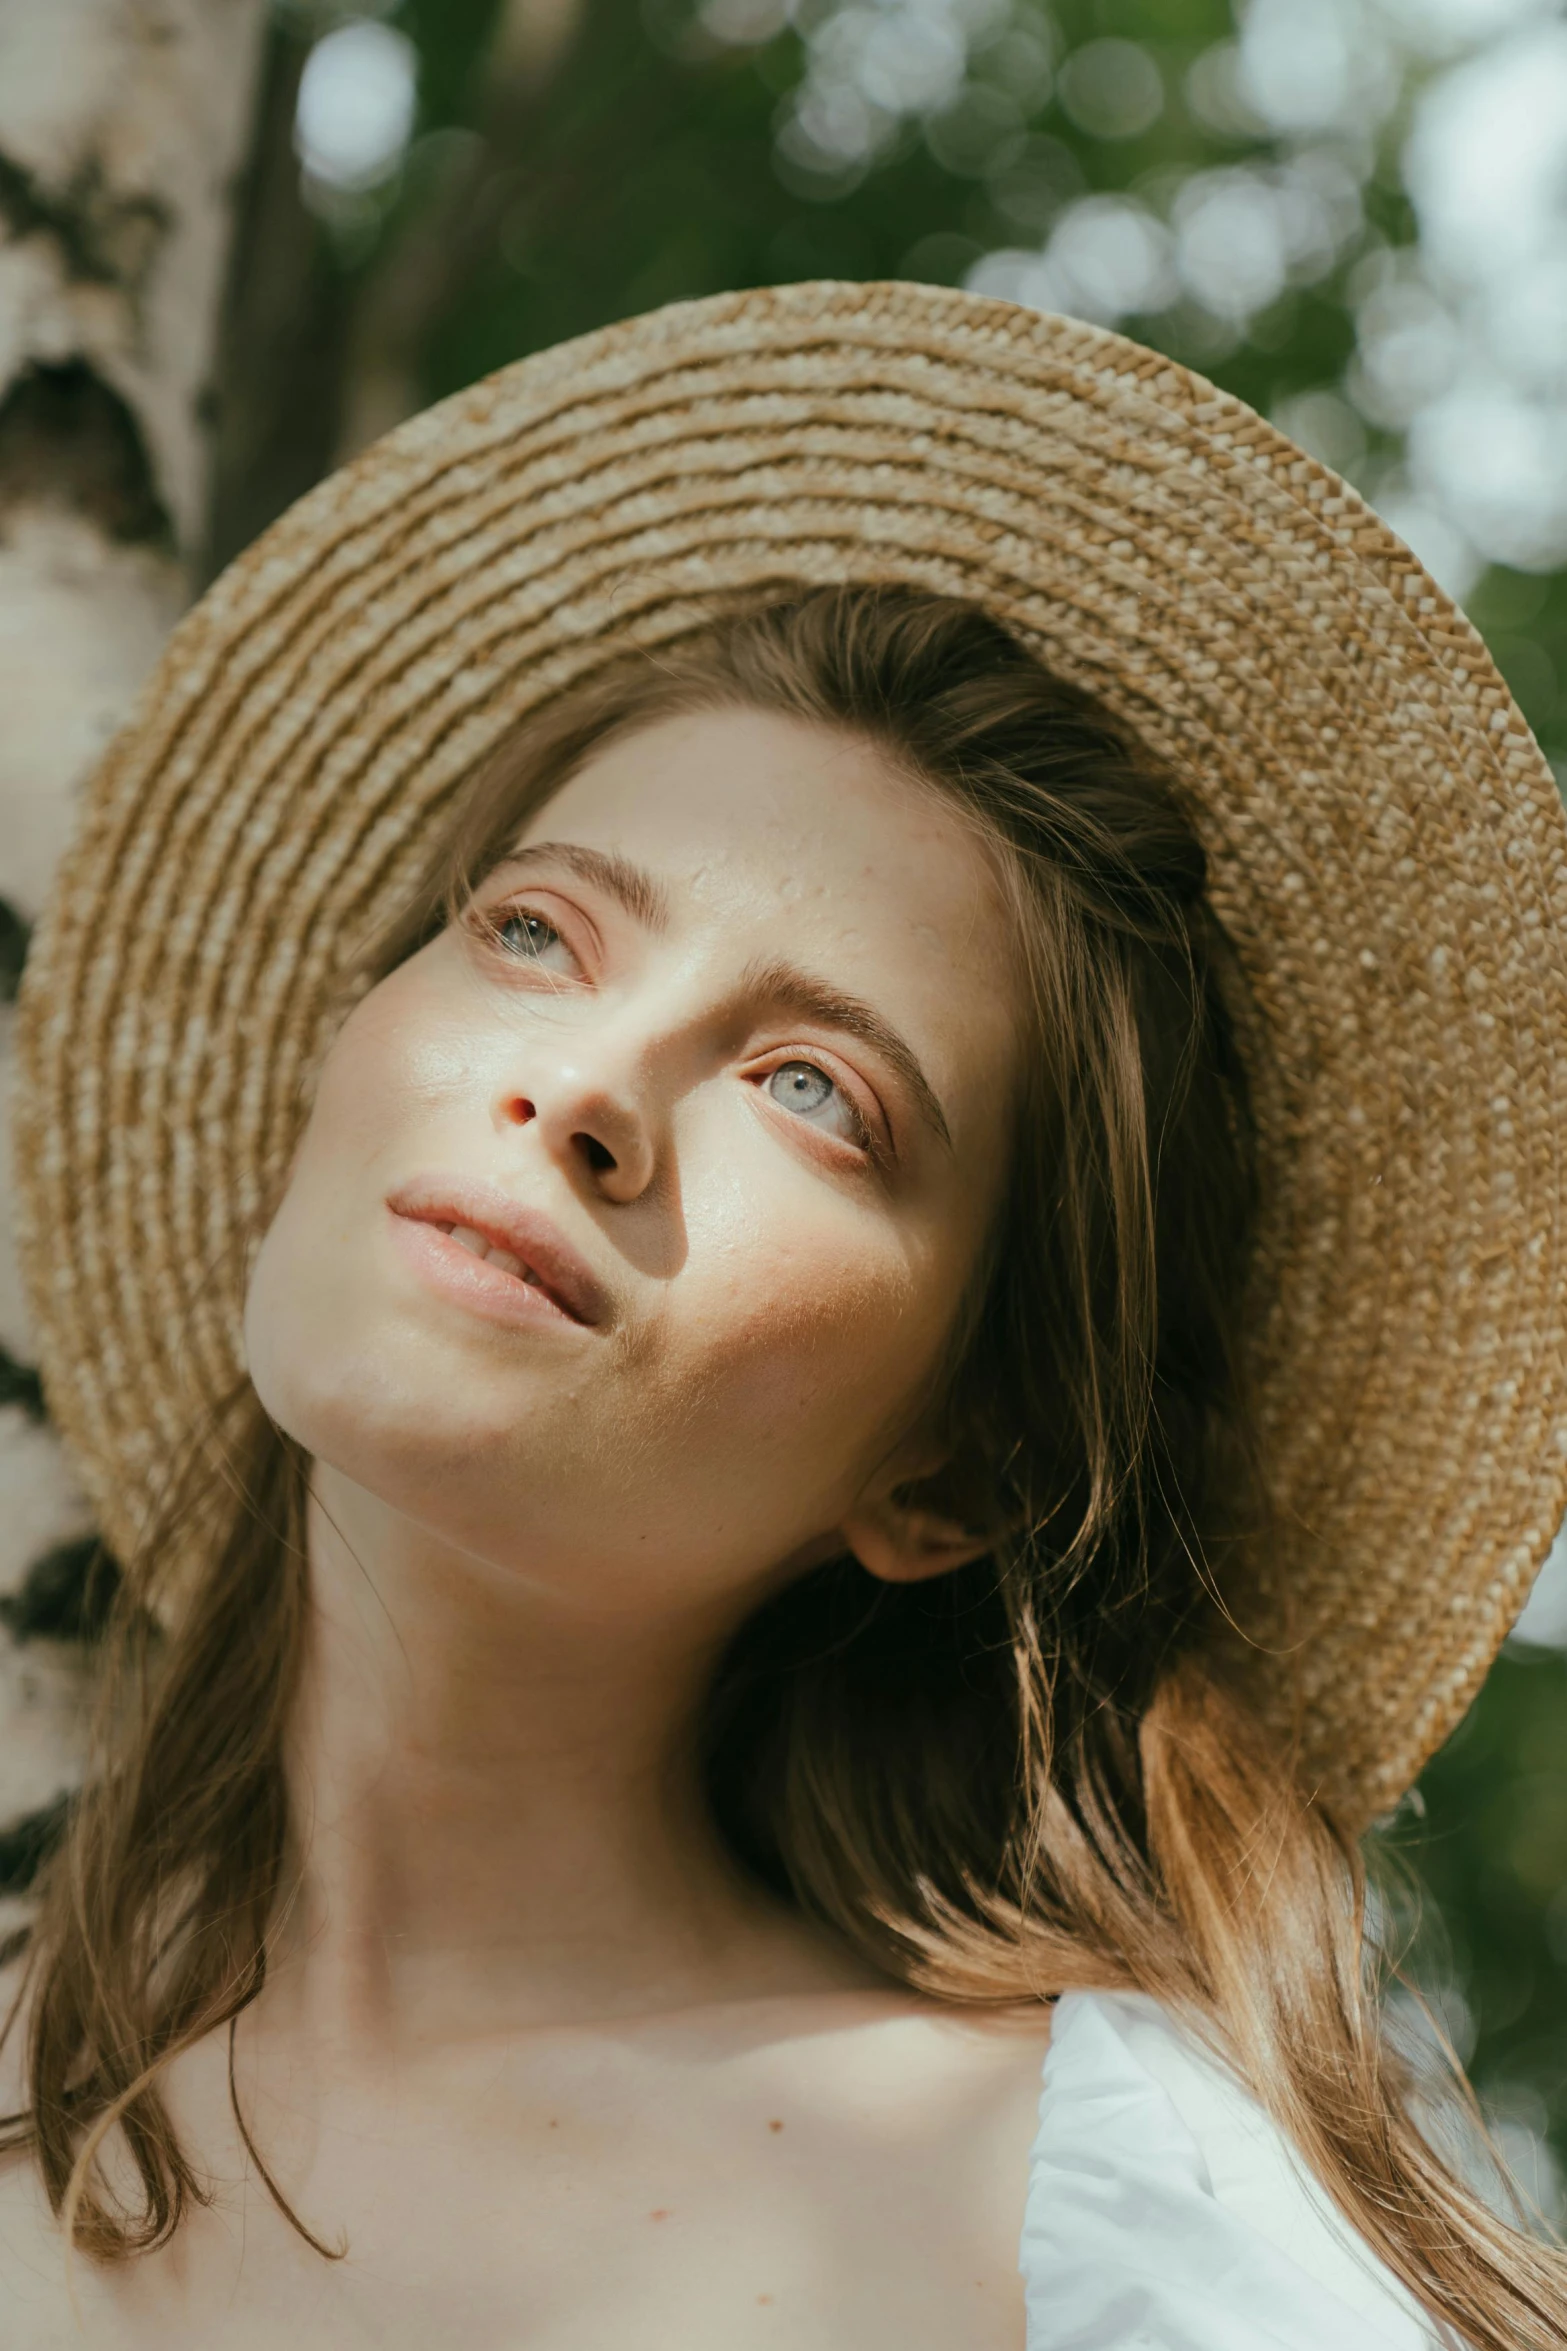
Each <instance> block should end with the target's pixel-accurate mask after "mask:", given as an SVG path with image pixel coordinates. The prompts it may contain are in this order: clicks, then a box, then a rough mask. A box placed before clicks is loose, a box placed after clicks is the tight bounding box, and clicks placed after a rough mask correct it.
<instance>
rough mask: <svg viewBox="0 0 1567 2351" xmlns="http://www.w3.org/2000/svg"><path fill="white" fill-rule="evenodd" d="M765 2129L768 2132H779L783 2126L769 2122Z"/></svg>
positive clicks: (779, 2123)
mask: <svg viewBox="0 0 1567 2351" xmlns="http://www.w3.org/2000/svg"><path fill="white" fill-rule="evenodd" d="M767 2127H768V2129H769V2130H770V2131H781V2130H782V2129H783V2124H782V2123H781V2122H770V2123H769V2124H768V2126H767Z"/></svg>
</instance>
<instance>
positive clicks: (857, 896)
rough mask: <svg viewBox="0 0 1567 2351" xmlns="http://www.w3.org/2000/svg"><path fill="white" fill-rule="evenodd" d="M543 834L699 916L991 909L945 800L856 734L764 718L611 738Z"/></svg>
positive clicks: (680, 723)
mask: <svg viewBox="0 0 1567 2351" xmlns="http://www.w3.org/2000/svg"><path fill="white" fill-rule="evenodd" d="M545 841H561V842H575V843H579V844H581V845H582V846H584V847H587V848H590V849H594V850H598V851H600V852H602V853H606V854H609V855H613V856H616V857H619V858H621V859H623V860H625V861H626V864H627V866H628V867H630V866H635V867H637V868H639V869H640V871H641V872H642V873H643V874H645V875H646V876H647V877H648V878H649V880H650V881H652V882H654V883H656V885H657V886H658V888H659V891H660V894H661V896H662V898H663V899H664V901H665V902H666V905H668V906H670V907H673V906H674V905H675V904H677V903H679V902H681V901H684V902H685V903H686V907H687V910H688V911H692V912H694V911H697V910H702V911H717V910H718V909H719V908H720V907H722V906H723V904H724V902H725V900H726V898H727V897H730V896H734V895H736V894H738V893H744V894H745V895H746V896H748V897H749V896H752V895H762V894H765V895H766V896H768V897H770V898H771V899H772V900H774V901H775V902H776V903H777V904H778V905H779V906H780V907H787V908H790V909H794V910H799V909H800V908H802V907H805V906H808V905H810V904H811V903H813V902H814V903H817V904H819V905H821V906H823V907H829V906H830V907H831V908H832V909H833V910H834V912H841V911H842V910H843V904H844V903H845V902H849V903H852V904H853V905H854V906H857V907H858V908H859V910H860V911H861V912H862V913H863V914H864V915H865V916H866V917H867V918H868V919H873V918H874V917H875V916H876V915H877V914H879V913H881V912H882V911H884V910H885V911H887V912H891V913H895V914H896V915H897V916H899V917H900V918H901V920H902V921H903V923H904V924H905V925H906V924H907V923H908V921H909V919H910V918H911V916H913V917H916V918H917V919H918V921H919V922H920V924H921V925H922V927H925V928H928V929H931V930H933V931H945V930H947V929H949V928H950V927H951V925H952V923H953V921H954V920H955V919H959V918H966V920H967V921H968V922H970V923H973V924H976V925H978V924H980V923H981V918H982V917H983V916H985V915H986V914H987V913H989V912H990V911H992V910H997V911H999V906H1000V897H999V893H998V890H997V886H996V881H995V876H994V870H993V866H992V863H991V857H990V854H989V852H988V850H987V847H986V845H985V843H984V842H983V841H982V839H981V837H980V835H979V833H978V830H977V828H976V827H975V825H974V824H973V823H972V822H971V821H970V820H968V819H967V817H966V815H965V813H964V812H963V811H962V810H961V809H959V808H957V807H956V806H954V805H953V804H952V803H951V802H950V801H949V800H948V799H947V797H946V796H945V795H944V794H942V793H940V792H938V791H937V790H936V789H935V788H934V787H933V786H932V785H930V784H929V783H927V782H925V781H924V780H923V779H919V778H915V777H912V776H910V775H909V774H908V773H907V772H906V771H905V770H903V769H902V768H900V767H899V766H898V765H896V764H895V762H894V761H893V760H892V758H891V757H890V756H889V755H888V754H887V753H885V752H884V751H882V750H881V749H880V748H879V747H878V746H877V745H875V744H874V743H872V742H871V741H869V740H868V739H867V738H865V737H863V736H860V735H857V734H854V733H851V732H850V731H849V730H847V729H843V728H836V727H828V726H826V725H818V724H815V723H813V722H811V721H809V720H806V719H801V718H795V717H791V716H786V715H783V714H779V713H774V712H768V711H751V710H714V711H695V712H689V713H682V714H680V715H677V716H673V717H668V718H663V719H660V720H658V721H656V722H655V723H653V724H651V725H649V726H647V727H644V728H640V729H638V730H637V731H636V732H635V733H632V734H629V735H625V736H622V737H620V738H618V739H617V740H616V741H614V742H612V743H610V744H607V745H606V746H605V747H604V748H603V749H602V750H601V751H599V752H597V753H595V754H594V755H593V756H592V757H591V758H590V759H588V760H587V761H586V762H585V763H584V765H583V766H582V767H581V768H580V769H579V770H578V771H577V773H576V774H575V775H573V776H572V777H571V778H570V780H569V781H568V782H567V783H565V784H564V785H563V786H562V787H561V789H560V791H559V792H558V793H556V794H555V795H554V797H553V798H552V799H551V800H550V801H549V803H548V804H547V805H546V806H545V807H543V808H541V809H540V810H539V811H538V812H537V813H536V815H535V816H534V817H533V819H532V820H531V821H530V823H529V824H528V826H527V827H526V829H525V831H524V833H523V835H522V839H521V843H520V846H522V847H523V848H525V849H527V848H533V847H536V846H537V845H538V844H540V843H542V842H545ZM983 927H984V928H985V929H987V930H988V928H989V926H988V925H984V926H983Z"/></svg>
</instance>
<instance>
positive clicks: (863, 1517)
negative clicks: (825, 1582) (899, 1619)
mask: <svg viewBox="0 0 1567 2351" xmlns="http://www.w3.org/2000/svg"><path fill="white" fill-rule="evenodd" d="M843 1540H844V1542H845V1543H846V1544H847V1546H848V1548H849V1549H850V1550H851V1551H852V1552H853V1553H854V1556H855V1558H856V1559H857V1560H858V1561H859V1563H860V1565H861V1567H863V1568H864V1569H865V1571H866V1573H867V1574H868V1575H873V1576H875V1577H876V1578H877V1580H878V1581H879V1582H881V1583H884V1584H923V1583H928V1582H929V1581H930V1579H931V1578H932V1577H933V1576H939V1575H947V1574H948V1573H950V1571H951V1570H952V1569H953V1568H955V1567H966V1566H967V1565H968V1563H969V1561H970V1560H971V1559H979V1558H982V1557H983V1555H984V1554H985V1552H987V1551H988V1550H990V1548H991V1545H992V1542H993V1537H991V1536H989V1535H976V1534H975V1533H974V1531H973V1530H972V1528H970V1527H965V1526H962V1525H960V1524H959V1522H958V1521H957V1520H956V1519H954V1518H947V1517H945V1516H944V1515H943V1513H942V1512H941V1511H939V1510H932V1509H930V1508H929V1507H928V1506H927V1505H926V1504H924V1503H920V1502H916V1501H915V1500H913V1499H912V1497H910V1496H909V1495H908V1493H907V1489H897V1490H894V1492H892V1493H891V1494H889V1495H887V1496H886V1497H885V1499H884V1500H881V1501H876V1502H865V1503H863V1504H862V1505H861V1506H860V1507H859V1508H858V1509H857V1510H852V1511H850V1513H849V1515H848V1517H847V1518H846V1519H845V1520H844V1522H843Z"/></svg>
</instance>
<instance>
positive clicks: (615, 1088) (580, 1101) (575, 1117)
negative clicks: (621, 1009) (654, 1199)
mask: <svg viewBox="0 0 1567 2351" xmlns="http://www.w3.org/2000/svg"><path fill="white" fill-rule="evenodd" d="M528 1084H529V1091H528V1092H527V1093H524V1092H522V1091H521V1090H520V1089H519V1088H514V1087H509V1088H507V1089H506V1090H505V1092H504V1093H503V1095H502V1097H501V1099H500V1101H499V1103H498V1104H497V1112H498V1118H497V1123H498V1124H500V1125H503V1126H508V1127H525V1126H533V1127H536V1129H537V1132H538V1140H539V1141H540V1143H542V1145H543V1146H544V1148H545V1150H546V1151H548V1153H549V1154H550V1156H551V1158H552V1159H554V1161H555V1162H556V1164H557V1165H558V1166H559V1167H560V1168H561V1170H562V1172H563V1173H564V1174H565V1175H566V1176H567V1177H568V1178H569V1179H570V1181H571V1182H572V1183H573V1184H578V1185H585V1186H586V1187H587V1188H589V1189H590V1190H592V1191H593V1192H594V1193H596V1194H597V1195H598V1197H599V1198H600V1199H605V1200H614V1201H621V1202H627V1201H632V1200H638V1199H640V1198H641V1197H642V1195H643V1193H644V1192H646V1191H647V1190H648V1188H649V1186H650V1185H651V1184H652V1182H653V1179H654V1177H655V1175H656V1174H657V1172H658V1145H657V1137H656V1134H655V1129H654V1123H653V1118H652V1115H651V1109H650V1105H649V1104H648V1103H647V1102H646V1100H645V1099H644V1098H643V1090H642V1089H641V1088H640V1087H639V1086H638V1084H637V1082H636V1080H635V1078H634V1077H633V1076H632V1075H631V1074H630V1073H625V1074H620V1073H616V1074H614V1075H611V1074H610V1073H608V1072H606V1071H602V1070H599V1069H591V1070H590V1069H587V1068H584V1067H581V1066H580V1065H578V1064H576V1063H574V1062H570V1061H567V1062H563V1063H561V1064H560V1065H559V1066H557V1067H555V1068H552V1069H549V1070H547V1071H539V1070H535V1071H533V1072H532V1073H531V1074H530V1077H529V1081H528Z"/></svg>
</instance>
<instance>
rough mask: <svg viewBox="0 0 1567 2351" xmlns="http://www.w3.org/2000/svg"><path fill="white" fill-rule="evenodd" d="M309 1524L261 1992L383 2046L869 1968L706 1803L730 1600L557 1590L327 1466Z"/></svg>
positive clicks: (663, 2004) (364, 2042) (352, 2040)
mask: <svg viewBox="0 0 1567 2351" xmlns="http://www.w3.org/2000/svg"><path fill="white" fill-rule="evenodd" d="M309 1542H310V1564H311V1575H312V1584H313V1594H314V1601H315V1612H314V1631H313V1640H312V1649H311V1656H310V1662H309V1666H308V1669H307V1675H306V1682H305V1687H304V1690H303V1692H302V1694H301V1699H300V1704H299V1708H298V1712H297V1715H296V1719H295V1723H294V1727H293V1734H292V1739H291V1747H290V1790H291V1798H292V1804H293V1810H294V1818H295V1821H296V1824H297V1833H298V1838H299V1844H300V1849H301V1853H302V1857H303V1867H302V1870H301V1874H300V1880H299V1891H298V1895H297V1897H296V1898H295V1900H294V1901H293V1903H292V1904H291V1905H290V1909H289V1913H288V1916H287V1918H286V1920H285V1923H284V1927H283V1931H282V1934H281V1937H280V1946H279V1952H278V1961H277V1964H276V1966H275V1968H274V1970H273V1984H272V1987H271V1989H269V1995H268V2006H269V2007H272V2008H274V2010H275V2009H276V2008H277V2007H279V2006H282V2005H284V2004H293V2003H296V2002H297V2003H300V2004H302V2012H301V2021H304V2019H305V2018H308V2020H309V2022H310V2023H311V2024H312V2025H313V2026H315V2027H316V2028H318V2029H319V2030H320V2031H322V2032H323V2033H324V2034H326V2035H327V2036H328V2038H329V2039H330V2042H331V2044H332V2045H333V2046H334V2047H336V2048H337V2049H339V2050H342V2051H345V2052H346V2050H347V2049H349V2048H351V2047H355V2046H358V2047H361V2048H363V2049H364V2050H365V2051H366V2053H367V2054H368V2053H369V2052H370V2051H371V2050H373V2049H375V2048H381V2049H388V2048H394V2049H409V2050H412V2049H413V2048H415V2047H417V2046H419V2045H427V2044H431V2043H440V2042H444V2041H447V2040H449V2039H463V2038H470V2037H476V2036H483V2035H486V2034H488V2033H492V2032H496V2031H505V2030H510V2029H518V2028H522V2027H525V2026H527V2025H530V2024H544V2023H551V2024H562V2023H569V2022H572V2021H580V2020H586V2019H589V2018H592V2017H603V2016H606V2015H614V2014H630V2013H636V2012H648V2011H652V2010H657V2009H671V2008H681V2007H687V2006H691V2005H696V2004H699V2003H702V2002H705V2001H710V2000H715V1999H732V1998H739V1997H747V1996H757V1995H761V1994H765V1993H768V1992H775V1991H787V1990H793V1989H799V1988H802V1987H803V1986H804V1985H806V1984H809V1983H812V1982H814V1981H818V1980H819V1981H821V1982H823V1983H829V1982H836V1983H838V1984H843V1983H846V1982H851V1981H856V1980H863V1979H862V1978H861V1977H860V1972H859V1970H858V1969H857V1967H856V1966H855V1964H854V1963H853V1962H852V1961H851V1960H849V1959H848V1958H847V1957H846V1956H845V1957H842V1958H840V1956H839V1955H838V1954H837V1953H836V1952H835V1951H833V1950H832V1949H831V1948H830V1947H827V1946H824V1945H822V1944H821V1943H819V1942H818V1939H817V1938H816V1937H815V1936H814V1935H813V1934H812V1933H811V1932H810V1931H809V1930H808V1929H806V1928H804V1927H803V1926H801V1925H800V1924H799V1923H798V1922H797V1921H795V1920H793V1919H791V1918H790V1917H788V1916H787V1914H785V1913H782V1912H781V1911H779V1910H778V1909H776V1908H775V1907H774V1906H772V1905H771V1904H769V1903H768V1902H767V1901H766V1900H765V1899H764V1898H762V1897H759V1896H758V1895H757V1894H755V1893H754V1892H753V1891H752V1890H751V1889H750V1888H749V1887H747V1886H746V1885H745V1884H744V1882H743V1880H742V1879H741V1878H740V1877H739V1875H738V1874H737V1873H736V1872H735V1870H734V1869H733V1868H732V1867H731V1865H730V1864H729V1863H728V1862H727V1860H726V1858H725V1856H724V1854H723V1852H722V1849H721V1847H720V1845H719V1842H718V1839H717V1836H716V1833H715V1832H714V1830H713V1828H712V1826H711V1823H710V1821H709V1818H708V1815H707V1810H706V1806H705V1804H704V1801H703V1798H702V1792H701V1788H700V1784H699V1778H698V1772H697V1767H696V1762H695V1743H694V1740H693V1739H692V1737H691V1729H692V1726H693V1724H694V1722H695V1719H696V1716H697V1713H698V1710H699V1707H700V1703H701V1695H702V1692H703V1690H704V1688H705V1687H706V1684H707V1682H708V1680H709V1678H710V1676H711V1673H712V1671H713V1668H714V1664H715V1662H716V1658H717V1655H718V1652H719V1650H720V1648H721V1646H722V1644H723V1642H724V1640H725V1639H726V1638H727V1636H728V1634H729V1632H730V1630H731V1629H732V1627H731V1625H730V1624H729V1623H727V1622H725V1623H718V1622H716V1621H703V1620H696V1619H690V1618H686V1619H680V1620H676V1621H671V1620H670V1619H669V1618H668V1617H664V1618H661V1619H660V1620H658V1621H656V1622H654V1621H651V1620H649V1619H647V1618H638V1619H637V1620H636V1621H634V1622H624V1621H620V1622H610V1621H606V1619H605V1618H604V1617H601V1616H595V1615H594V1614H592V1613H591V1611H589V1610H588V1609H586V1608H584V1609H582V1610H580V1611H579V1610H576V1609H573V1608H571V1607H569V1606H564V1605H562V1603H561V1602H560V1600H559V1598H558V1597H549V1598H542V1597H541V1596H540V1595H539V1594H538V1593H537V1592H536V1591H535V1590H533V1589H532V1588H531V1587H530V1586H529V1585H528V1583H527V1582H526V1579H525V1578H524V1577H521V1576H516V1575H505V1576H503V1575H501V1574H499V1573H498V1572H497V1571H496V1570H495V1569H493V1568H492V1567H489V1566H487V1565H485V1564H484V1563H481V1562H478V1561H475V1560H473V1559H471V1558H467V1557H464V1556H463V1555H462V1554H460V1553H457V1552H454V1551H453V1550H451V1549H450V1548H449V1547H448V1546H446V1545H444V1544H441V1543H439V1542H437V1541H436V1540H434V1539H433V1538H431V1537H430V1536H429V1535H428V1534H426V1533H425V1532H423V1531H422V1530H421V1529H419V1528H418V1527H416V1526H414V1525H412V1524H411V1523H410V1522H409V1521H408V1520H406V1519H403V1518H401V1517H400V1516H399V1515H398V1514H397V1513H396V1512H394V1511H392V1510H390V1509H388V1508H387V1507H386V1506H385V1505H384V1504H382V1503H380V1502H378V1501H376V1500H375V1498H374V1497H372V1496H370V1495H369V1494H367V1493H365V1492H364V1491H363V1490H362V1489H359V1488H357V1487H354V1486H352V1485H351V1484H349V1483H348V1481H346V1480H344V1479H342V1478H340V1477H338V1476H336V1475H335V1474H334V1473H332V1472H330V1471H325V1472H323V1471H319V1470H318V1472H317V1474H316V1478H315V1481H314V1491H313V1495H312V1501H311V1506H310V1517H309ZM587 1564H589V1563H585V1566H586V1565H587Z"/></svg>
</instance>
